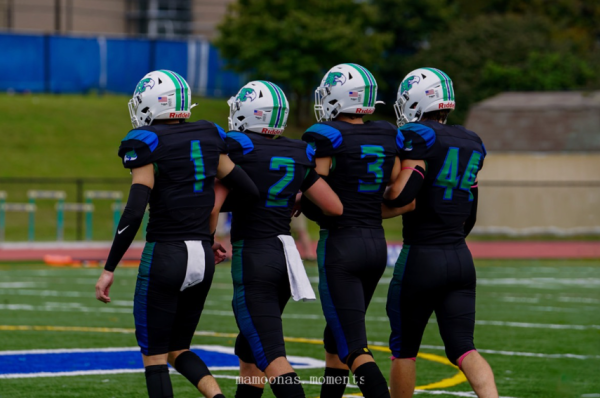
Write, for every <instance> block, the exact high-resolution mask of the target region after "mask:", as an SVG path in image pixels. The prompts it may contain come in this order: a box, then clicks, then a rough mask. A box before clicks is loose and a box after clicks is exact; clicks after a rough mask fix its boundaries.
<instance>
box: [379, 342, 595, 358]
mask: <svg viewBox="0 0 600 398" xmlns="http://www.w3.org/2000/svg"><path fill="white" fill-rule="evenodd" d="M369 344H371V345H377V346H381V347H387V343H384V342H383V341H369ZM421 348H423V349H426V350H437V351H444V350H445V348H444V346H441V345H427V344H421ZM477 351H478V352H480V353H483V354H492V355H505V356H510V357H529V358H548V359H580V360H588V359H600V355H580V354H544V353H539V352H520V351H506V350H489V349H485V348H477Z"/></svg>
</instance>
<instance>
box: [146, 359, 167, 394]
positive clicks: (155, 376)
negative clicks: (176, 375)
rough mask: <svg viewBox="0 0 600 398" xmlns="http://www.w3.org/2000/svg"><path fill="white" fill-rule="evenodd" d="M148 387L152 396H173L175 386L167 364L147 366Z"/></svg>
mask: <svg viewBox="0 0 600 398" xmlns="http://www.w3.org/2000/svg"><path fill="white" fill-rule="evenodd" d="M146 387H148V397H150V398H172V397H173V387H172V386H171V378H170V377H169V367H168V366H167V365H152V366H146Z"/></svg>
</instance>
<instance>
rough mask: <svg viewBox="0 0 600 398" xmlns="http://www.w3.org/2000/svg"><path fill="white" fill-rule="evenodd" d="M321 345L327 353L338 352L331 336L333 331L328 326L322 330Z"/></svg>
mask: <svg viewBox="0 0 600 398" xmlns="http://www.w3.org/2000/svg"><path fill="white" fill-rule="evenodd" d="M323 345H324V346H325V351H327V352H328V353H329V354H337V353H338V350H337V345H336V344H335V337H333V332H332V331H331V329H330V328H329V327H328V326H327V327H325V331H324V332H323Z"/></svg>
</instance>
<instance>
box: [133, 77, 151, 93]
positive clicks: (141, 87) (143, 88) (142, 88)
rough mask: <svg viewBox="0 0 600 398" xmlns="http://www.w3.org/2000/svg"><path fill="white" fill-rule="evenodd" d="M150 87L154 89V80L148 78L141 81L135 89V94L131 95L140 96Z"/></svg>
mask: <svg viewBox="0 0 600 398" xmlns="http://www.w3.org/2000/svg"><path fill="white" fill-rule="evenodd" d="M152 87H154V80H152V79H151V78H149V77H147V78H145V79H142V80H141V81H140V82H139V83H138V85H137V87H136V88H135V93H133V95H137V94H141V93H143V92H144V91H146V89H152Z"/></svg>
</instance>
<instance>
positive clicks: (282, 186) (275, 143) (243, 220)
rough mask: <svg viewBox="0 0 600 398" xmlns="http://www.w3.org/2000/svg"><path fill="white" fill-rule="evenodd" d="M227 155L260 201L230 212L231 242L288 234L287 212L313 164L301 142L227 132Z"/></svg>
mask: <svg viewBox="0 0 600 398" xmlns="http://www.w3.org/2000/svg"><path fill="white" fill-rule="evenodd" d="M227 144H228V147H229V156H230V157H231V160H233V162H234V163H236V164H237V165H238V166H240V167H242V168H243V169H244V171H245V172H246V173H247V174H248V176H249V177H250V178H251V179H252V181H254V183H255V184H256V186H257V187H258V190H259V192H260V200H259V201H258V202H257V203H255V204H253V205H251V206H243V208H241V209H239V210H237V209H234V211H233V219H232V222H231V241H232V242H235V241H238V240H241V239H264V238H271V237H275V236H278V235H289V234H290V221H291V211H292V207H293V206H294V203H295V200H296V194H297V193H298V191H299V190H300V187H301V186H302V183H303V181H304V178H305V177H306V176H307V174H308V172H309V171H310V169H312V168H314V167H315V164H314V151H313V149H312V148H311V147H310V146H308V145H307V144H306V143H305V142H302V141H299V140H293V139H290V138H287V137H281V136H280V137H278V138H270V137H269V136H265V135H262V134H258V133H253V132H249V131H248V132H244V133H242V132H237V131H232V132H229V133H227Z"/></svg>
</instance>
